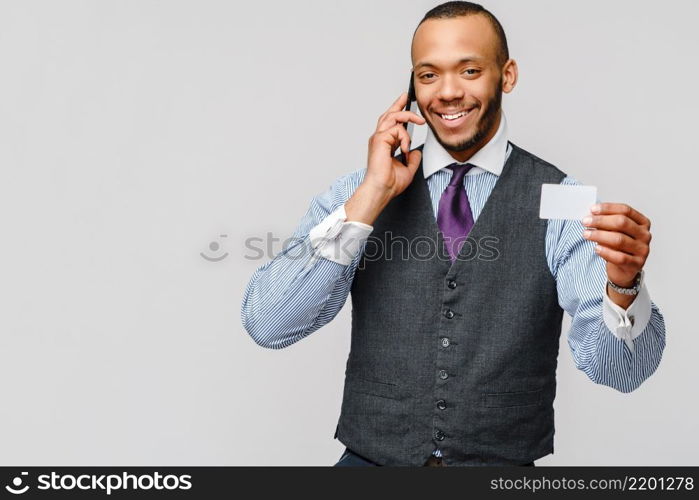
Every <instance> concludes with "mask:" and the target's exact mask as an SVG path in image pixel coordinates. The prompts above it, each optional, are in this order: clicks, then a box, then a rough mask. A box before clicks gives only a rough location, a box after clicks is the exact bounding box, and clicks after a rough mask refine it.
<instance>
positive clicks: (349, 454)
mask: <svg viewBox="0 0 699 500" xmlns="http://www.w3.org/2000/svg"><path fill="white" fill-rule="evenodd" d="M523 465H524V466H530V467H534V462H530V463H528V464H523ZM367 466H369V467H371V466H378V464H376V463H374V462H372V461H371V460H369V459H366V458H364V457H362V456H360V455H357V454H356V453H355V452H353V451H352V450H350V449H349V448H345V451H344V453H342V456H341V457H340V460H338V462H337V463H336V464H335V465H334V467H367Z"/></svg>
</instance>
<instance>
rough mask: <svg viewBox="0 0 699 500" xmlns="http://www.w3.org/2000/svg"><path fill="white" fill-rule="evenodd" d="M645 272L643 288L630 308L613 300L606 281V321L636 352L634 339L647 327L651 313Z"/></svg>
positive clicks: (604, 309) (610, 328)
mask: <svg viewBox="0 0 699 500" xmlns="http://www.w3.org/2000/svg"><path fill="white" fill-rule="evenodd" d="M643 274H645V272H643ZM643 274H642V275H641V289H640V290H639V292H638V295H636V298H635V299H634V301H633V302H632V303H631V305H630V306H629V307H628V309H624V308H623V307H621V306H619V305H617V304H615V303H614V302H612V299H610V298H609V295H608V294H607V291H606V287H607V285H606V282H605V293H604V300H603V301H602V302H603V306H602V316H603V318H604V323H605V324H606V325H607V328H609V330H610V331H611V332H612V333H613V334H614V335H615V336H616V337H618V338H619V339H621V340H623V341H624V342H625V343H626V345H627V346H628V348H629V350H630V351H631V352H634V349H633V339H635V338H636V337H638V336H639V335H640V334H641V332H642V331H643V330H644V329H645V328H646V326H647V325H648V322H649V321H650V315H651V301H650V294H649V293H648V287H647V286H646V283H645V278H644V276H643Z"/></svg>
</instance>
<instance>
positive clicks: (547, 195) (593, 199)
mask: <svg viewBox="0 0 699 500" xmlns="http://www.w3.org/2000/svg"><path fill="white" fill-rule="evenodd" d="M595 203H597V187H595V186H562V185H560V184H542V185H541V205H540V206H539V218H540V219H578V220H580V219H582V218H583V217H585V216H586V215H589V214H590V207H592V205H594V204H595Z"/></svg>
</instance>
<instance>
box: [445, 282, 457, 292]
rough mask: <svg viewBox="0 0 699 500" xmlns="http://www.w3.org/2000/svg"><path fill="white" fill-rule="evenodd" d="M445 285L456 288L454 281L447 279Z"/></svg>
mask: <svg viewBox="0 0 699 500" xmlns="http://www.w3.org/2000/svg"><path fill="white" fill-rule="evenodd" d="M447 286H448V287H449V288H451V289H452V290H453V289H454V288H456V281H454V280H449V283H447Z"/></svg>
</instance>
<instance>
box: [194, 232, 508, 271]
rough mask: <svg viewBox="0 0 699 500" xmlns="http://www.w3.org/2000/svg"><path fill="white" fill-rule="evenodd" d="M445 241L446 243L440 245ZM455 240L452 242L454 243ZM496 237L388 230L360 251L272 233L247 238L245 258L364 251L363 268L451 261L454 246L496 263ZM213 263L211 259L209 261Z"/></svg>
mask: <svg viewBox="0 0 699 500" xmlns="http://www.w3.org/2000/svg"><path fill="white" fill-rule="evenodd" d="M442 241H443V243H441V242H442ZM452 241H453V243H452ZM279 243H282V246H281V251H276V249H277V248H278V245H279ZM499 243H500V239H499V238H498V237H497V236H491V235H486V236H481V237H479V238H477V239H476V238H474V237H472V236H462V237H458V238H454V239H453V240H452V239H451V238H449V237H444V238H443V240H442V239H440V238H439V237H438V236H435V237H430V236H417V237H415V238H407V237H405V236H394V235H393V233H392V232H391V231H386V232H385V233H383V234H382V235H380V236H374V235H370V236H369V237H368V238H367V239H366V241H365V242H364V243H363V244H362V245H361V248H358V246H357V243H356V242H355V241H353V240H351V239H346V240H344V241H343V240H342V239H340V240H337V239H336V238H323V237H320V238H315V239H313V241H311V239H310V238H309V237H308V236H305V237H302V238H299V237H291V238H287V239H286V240H284V241H283V242H282V240H281V239H280V238H278V237H276V236H275V235H274V234H273V233H271V232H268V233H267V234H266V235H265V237H260V236H251V237H248V238H246V239H245V242H244V244H245V249H246V253H245V254H244V258H245V259H248V260H270V259H274V258H275V257H277V256H278V255H279V254H285V256H286V258H287V259H290V260H303V259H308V258H309V257H311V256H314V255H317V254H318V253H319V252H320V251H321V249H323V253H324V255H326V256H327V255H328V254H329V255H330V256H332V258H333V260H340V259H341V260H344V261H348V260H352V259H353V258H355V257H356V256H357V255H358V253H360V252H361V254H362V259H361V261H360V262H359V264H358V267H359V268H360V269H362V268H363V266H364V265H365V264H366V263H367V262H372V261H379V260H387V261H392V260H404V261H406V260H418V261H428V260H432V259H435V258H436V259H438V260H444V261H449V260H450V257H449V254H448V253H447V250H446V248H445V246H446V245H449V244H453V245H455V247H456V248H457V249H460V251H459V254H458V260H460V261H470V260H474V259H478V260H481V261H494V260H497V259H498V258H499V257H500V251H499V249H498V244H499ZM207 260H211V259H207Z"/></svg>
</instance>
